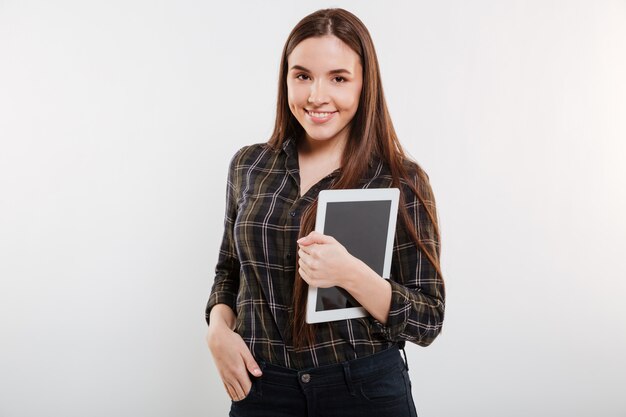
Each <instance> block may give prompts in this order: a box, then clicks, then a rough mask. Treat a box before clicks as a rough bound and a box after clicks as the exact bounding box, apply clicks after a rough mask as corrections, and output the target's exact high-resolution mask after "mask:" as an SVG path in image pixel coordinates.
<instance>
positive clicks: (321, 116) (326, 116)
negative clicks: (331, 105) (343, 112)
mask: <svg viewBox="0 0 626 417" xmlns="http://www.w3.org/2000/svg"><path fill="white" fill-rule="evenodd" d="M304 112H305V113H306V115H307V117H308V118H309V120H311V121H312V122H313V123H317V124H320V123H326V122H328V121H329V120H331V119H332V118H333V117H334V116H335V113H337V111H332V112H328V111H325V112H324V111H312V110H307V109H304Z"/></svg>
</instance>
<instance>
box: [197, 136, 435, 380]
mask: <svg viewBox="0 0 626 417" xmlns="http://www.w3.org/2000/svg"><path fill="white" fill-rule="evenodd" d="M410 164H411V166H412V167H413V173H415V171H414V170H415V164H414V163H410ZM340 170H341V168H339V169H337V170H335V171H334V172H332V173H331V174H329V175H328V176H326V177H325V178H323V179H321V180H320V181H319V182H318V183H317V184H315V185H314V186H313V187H311V188H310V189H309V190H308V191H307V193H306V194H305V195H304V196H303V197H300V196H299V184H300V176H299V169H298V155H297V150H296V141H295V140H294V139H291V138H287V139H286V140H285V141H283V146H282V149H280V150H279V151H273V150H272V149H271V148H270V147H269V146H268V145H267V144H266V143H257V144H253V145H249V146H244V147H243V148H241V149H240V150H239V151H237V153H236V154H235V155H234V156H233V157H232V159H231V161H230V168H229V172H228V182H227V187H226V188H227V189H226V191H227V192H226V214H225V219H224V235H223V240H222V244H221V248H220V251H219V257H218V261H217V266H216V268H215V280H214V283H213V287H212V290H211V294H210V297H209V300H208V303H207V306H206V321H207V323H208V322H209V312H210V310H211V308H212V307H213V306H214V305H215V304H218V303H224V304H227V305H228V306H230V307H231V308H232V309H233V311H234V312H235V314H236V317H237V319H236V325H235V331H236V332H237V333H238V334H239V335H241V337H242V338H243V340H244V341H245V342H246V344H247V345H248V347H249V348H250V351H251V352H252V355H253V356H254V357H255V358H263V359H265V360H266V361H267V362H269V363H273V364H275V365H280V366H284V367H288V368H293V369H304V368H310V367H318V366H322V365H327V364H332V363H339V362H342V361H346V360H350V359H355V358H358V357H363V356H367V355H371V354H374V353H377V352H379V351H382V350H385V349H387V348H389V347H391V346H392V345H393V344H396V343H398V342H402V341H410V342H413V343H416V344H418V345H420V346H427V345H429V344H430V343H431V342H432V341H433V340H434V339H435V337H436V336H437V335H438V334H439V332H440V330H441V326H442V322H443V316H444V301H445V294H444V288H443V281H442V278H441V276H439V275H438V274H437V273H436V270H435V268H434V267H433V266H432V265H431V263H430V262H429V261H428V258H426V256H424V255H423V254H422V252H421V251H420V250H418V247H417V246H416V245H415V243H414V242H413V240H412V239H411V238H410V235H409V234H408V233H407V232H406V231H405V230H404V229H403V228H402V226H401V222H400V221H399V220H398V222H397V226H396V236H395V240H394V249H393V256H392V266H391V271H390V278H389V280H388V281H389V283H390V284H391V288H392V296H391V308H390V311H389V316H388V319H387V323H386V325H383V324H381V323H380V322H378V321H377V320H375V319H374V318H372V317H371V316H368V317H364V318H357V319H349V320H339V321H333V322H328V323H321V324H318V327H317V329H316V335H315V337H316V343H315V344H314V345H313V346H310V347H308V348H304V349H302V350H298V351H296V350H294V348H293V346H292V345H291V343H290V340H291V336H290V335H291V331H290V327H289V317H290V313H291V312H292V310H293V308H292V302H291V299H292V292H293V283H294V279H295V274H296V267H297V265H296V253H297V250H298V245H297V243H296V240H297V238H298V233H299V228H300V217H301V213H303V211H304V210H305V209H306V208H307V207H308V206H309V205H310V204H311V203H312V202H313V201H314V200H315V199H316V198H317V195H318V193H319V192H320V191H321V190H323V189H326V188H330V186H331V184H332V181H333V179H334V178H336V177H337V175H338V174H339V173H340ZM414 178H417V176H415V177H414ZM360 185H361V188H387V187H390V186H391V175H390V171H389V168H388V166H387V164H386V163H384V162H383V161H382V160H380V159H378V158H376V159H373V160H371V161H370V163H369V169H368V174H367V176H366V178H363V179H362V180H361V184H360ZM418 186H419V187H420V189H421V190H424V192H425V195H426V196H427V198H428V196H432V190H431V188H430V185H429V184H428V183H421V184H418ZM401 192H403V193H405V205H406V208H407V209H408V211H409V217H410V218H411V219H413V221H414V224H415V226H416V228H417V229H418V230H420V229H421V234H420V236H422V239H424V236H426V239H424V240H423V241H424V243H425V244H426V245H431V248H432V245H435V248H436V249H437V255H438V254H439V249H440V246H439V242H438V241H437V240H436V239H435V234H434V230H433V227H432V223H431V222H430V221H429V220H428V217H427V215H426V212H425V211H424V210H423V207H422V205H421V204H420V203H419V200H418V199H417V197H416V196H415V195H414V193H413V192H412V190H411V189H410V188H409V187H408V186H406V184H405V183H404V182H403V185H402V188H401ZM430 202H431V203H433V204H434V201H433V200H430Z"/></svg>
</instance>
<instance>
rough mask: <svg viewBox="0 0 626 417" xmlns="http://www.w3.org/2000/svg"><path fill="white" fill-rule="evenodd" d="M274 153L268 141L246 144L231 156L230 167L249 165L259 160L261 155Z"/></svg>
mask: <svg viewBox="0 0 626 417" xmlns="http://www.w3.org/2000/svg"><path fill="white" fill-rule="evenodd" d="M272 153H273V150H272V148H271V147H270V146H269V145H268V143H267V142H260V143H253V144H250V145H244V146H242V147H241V148H239V150H237V152H235V154H234V155H232V157H231V158H230V167H231V169H237V168H242V167H245V166H249V165H250V164H252V163H254V161H255V160H258V159H259V157H261V156H263V155H266V154H272Z"/></svg>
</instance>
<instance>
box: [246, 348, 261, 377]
mask: <svg viewBox="0 0 626 417" xmlns="http://www.w3.org/2000/svg"><path fill="white" fill-rule="evenodd" d="M243 361H244V363H245V364H246V368H247V369H248V371H249V372H250V373H251V374H252V375H254V376H261V374H262V372H261V368H260V367H259V364H258V363H256V361H255V360H254V358H253V357H252V354H251V353H250V351H249V350H248V349H246V350H245V352H243Z"/></svg>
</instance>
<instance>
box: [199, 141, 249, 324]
mask: <svg viewBox="0 0 626 417" xmlns="http://www.w3.org/2000/svg"><path fill="white" fill-rule="evenodd" d="M244 149H245V147H243V148H241V149H239V150H238V151H237V153H235V155H234V156H233V157H232V158H231V160H230V163H229V168H228V178H227V181H226V209H225V214H224V234H223V237H222V243H221V246H220V251H219V255H218V259H217V264H216V266H215V279H214V280H213V287H212V288H211V293H210V296H209V300H208V302H207V305H206V310H205V317H206V322H207V324H210V321H209V315H210V313H211V309H212V308H213V306H214V305H216V304H220V303H222V304H226V305H228V306H230V308H232V309H233V311H234V312H236V311H237V310H236V300H237V292H238V290H239V269H240V264H239V259H238V257H237V250H236V247H235V240H234V235H233V233H234V225H235V219H236V217H237V195H238V192H237V190H238V189H239V183H240V182H239V180H238V173H237V165H238V163H239V159H240V155H241V153H242V151H243V150H244Z"/></svg>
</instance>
